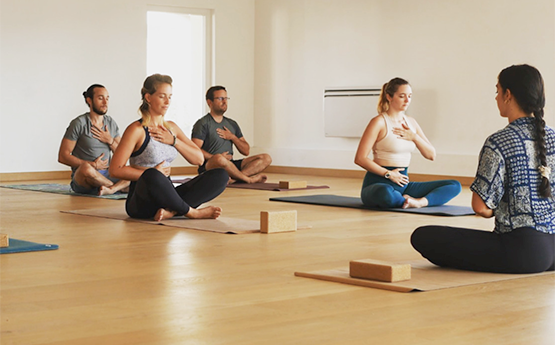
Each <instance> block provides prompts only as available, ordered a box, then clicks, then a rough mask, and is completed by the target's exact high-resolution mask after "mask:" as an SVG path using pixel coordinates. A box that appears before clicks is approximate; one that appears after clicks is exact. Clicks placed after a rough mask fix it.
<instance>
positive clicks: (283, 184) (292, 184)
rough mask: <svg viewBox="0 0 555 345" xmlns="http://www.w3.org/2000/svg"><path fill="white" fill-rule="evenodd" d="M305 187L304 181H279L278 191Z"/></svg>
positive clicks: (306, 184)
mask: <svg viewBox="0 0 555 345" xmlns="http://www.w3.org/2000/svg"><path fill="white" fill-rule="evenodd" d="M307 186H308V183H307V182H306V181H279V189H296V188H306V187H307Z"/></svg>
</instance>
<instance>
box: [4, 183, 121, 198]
mask: <svg viewBox="0 0 555 345" xmlns="http://www.w3.org/2000/svg"><path fill="white" fill-rule="evenodd" d="M2 187H4V188H12V189H20V190H30V191H35V192H45V193H55V194H64V195H77V196H88V197H92V198H101V199H113V200H119V199H126V198H127V193H120V192H118V193H115V194H111V195H102V196H98V195H93V194H81V193H75V192H74V191H72V190H71V187H70V186H69V184H59V183H41V184H12V185H4V186H2Z"/></svg>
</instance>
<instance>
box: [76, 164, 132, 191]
mask: <svg viewBox="0 0 555 345" xmlns="http://www.w3.org/2000/svg"><path fill="white" fill-rule="evenodd" d="M73 181H74V182H75V183H76V184H77V185H78V186H79V187H80V188H75V189H78V190H76V192H80V193H81V192H84V193H87V194H93V192H96V193H97V194H98V195H110V194H114V193H116V192H118V191H120V190H123V189H126V188H127V187H129V181H125V180H118V181H116V182H113V181H112V180H110V179H109V178H108V177H106V176H105V175H103V174H102V173H101V172H99V171H98V170H96V169H95V168H93V167H92V166H91V165H90V164H88V163H83V164H81V165H80V166H79V167H78V168H77V170H75V174H74V175H73Z"/></svg>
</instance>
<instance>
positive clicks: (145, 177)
mask: <svg viewBox="0 0 555 345" xmlns="http://www.w3.org/2000/svg"><path fill="white" fill-rule="evenodd" d="M160 177H163V178H166V176H165V175H164V174H162V173H161V172H160V171H158V170H157V169H155V168H150V169H146V170H145V171H143V173H142V174H141V177H139V180H142V181H144V182H147V183H149V184H150V183H157V182H158V181H160V180H161V179H160Z"/></svg>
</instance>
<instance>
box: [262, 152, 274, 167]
mask: <svg viewBox="0 0 555 345" xmlns="http://www.w3.org/2000/svg"><path fill="white" fill-rule="evenodd" d="M261 158H262V161H263V162H264V165H266V166H268V165H270V164H272V157H271V156H270V155H269V154H267V153H263V154H261Z"/></svg>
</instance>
